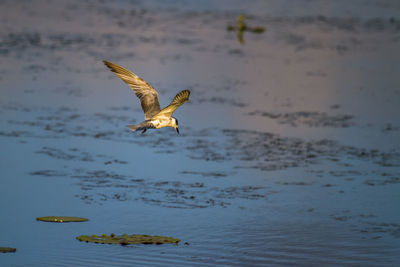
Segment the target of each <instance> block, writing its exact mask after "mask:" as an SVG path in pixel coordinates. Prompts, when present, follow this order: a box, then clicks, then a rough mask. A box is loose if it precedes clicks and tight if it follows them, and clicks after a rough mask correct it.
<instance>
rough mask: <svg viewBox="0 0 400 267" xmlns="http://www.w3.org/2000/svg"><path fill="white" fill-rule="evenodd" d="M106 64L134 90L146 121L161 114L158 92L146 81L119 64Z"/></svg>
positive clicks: (106, 62)
mask: <svg viewBox="0 0 400 267" xmlns="http://www.w3.org/2000/svg"><path fill="white" fill-rule="evenodd" d="M103 62H104V64H105V65H106V66H107V67H109V68H110V70H111V71H112V72H114V73H115V74H116V75H117V76H118V77H120V78H121V79H122V80H123V81H124V82H125V83H127V84H128V85H129V87H131V88H132V90H133V91H134V92H135V94H136V96H137V97H138V98H139V100H140V104H141V105H142V109H143V112H144V117H145V119H146V120H148V119H150V118H152V117H153V116H154V115H156V114H157V113H159V112H160V110H161V108H160V103H159V102H158V94H157V91H156V90H154V88H153V87H152V86H151V85H150V84H149V83H148V82H146V81H145V80H143V79H142V78H140V77H139V76H137V75H136V74H134V73H133V72H131V71H129V70H127V69H125V68H124V67H121V66H119V65H117V64H114V63H111V62H109V61H106V60H104V61H103Z"/></svg>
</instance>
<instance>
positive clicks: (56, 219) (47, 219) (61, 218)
mask: <svg viewBox="0 0 400 267" xmlns="http://www.w3.org/2000/svg"><path fill="white" fill-rule="evenodd" d="M36 220H38V221H43V222H57V223H64V222H86V221H88V220H89V219H86V218H81V217H68V216H45V217H38V218H36Z"/></svg>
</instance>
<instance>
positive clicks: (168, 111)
mask: <svg viewBox="0 0 400 267" xmlns="http://www.w3.org/2000/svg"><path fill="white" fill-rule="evenodd" d="M189 96H190V91H189V90H183V91H181V92H180V93H178V94H177V95H176V96H175V97H174V99H173V100H172V102H171V104H169V105H168V106H167V107H165V108H163V109H162V110H161V111H160V112H159V113H158V114H157V115H156V116H167V117H171V116H172V113H174V111H175V110H176V109H177V108H179V107H180V106H182V105H183V104H185V103H186V102H188V101H189Z"/></svg>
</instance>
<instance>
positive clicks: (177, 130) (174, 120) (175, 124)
mask: <svg viewBox="0 0 400 267" xmlns="http://www.w3.org/2000/svg"><path fill="white" fill-rule="evenodd" d="M172 127H174V128H175V130H176V132H177V133H178V134H179V123H178V120H177V119H176V118H174V117H172Z"/></svg>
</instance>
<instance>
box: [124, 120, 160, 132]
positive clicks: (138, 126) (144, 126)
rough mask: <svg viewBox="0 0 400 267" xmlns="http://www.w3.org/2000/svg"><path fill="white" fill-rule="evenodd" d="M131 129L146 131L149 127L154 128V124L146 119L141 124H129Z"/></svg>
mask: <svg viewBox="0 0 400 267" xmlns="http://www.w3.org/2000/svg"><path fill="white" fill-rule="evenodd" d="M127 127H128V128H129V129H130V130H131V131H141V130H143V131H144V132H145V131H146V130H147V129H149V128H154V125H153V124H152V123H150V122H148V121H144V122H142V123H139V124H134V125H128V126H127Z"/></svg>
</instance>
